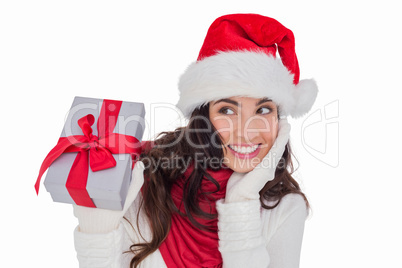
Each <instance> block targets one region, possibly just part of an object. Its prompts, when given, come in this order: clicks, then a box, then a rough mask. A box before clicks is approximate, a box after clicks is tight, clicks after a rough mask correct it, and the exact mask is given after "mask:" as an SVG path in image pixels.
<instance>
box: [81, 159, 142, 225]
mask: <svg viewBox="0 0 402 268" xmlns="http://www.w3.org/2000/svg"><path fill="white" fill-rule="evenodd" d="M143 183H144V163H142V162H141V161H137V163H135V166H134V169H133V171H132V179H131V183H130V187H129V189H128V192H127V197H126V201H125V203H124V208H123V210H122V211H114V210H108V209H101V208H89V207H83V206H77V205H73V207H74V216H75V217H77V218H78V222H79V229H80V231H81V232H84V233H108V232H110V231H113V230H115V229H117V228H118V226H119V223H120V220H121V219H122V218H123V216H124V215H125V214H126V212H127V210H128V208H129V207H130V206H131V204H132V203H133V202H134V200H135V198H136V197H137V195H138V192H139V191H140V189H141V186H142V184H143Z"/></svg>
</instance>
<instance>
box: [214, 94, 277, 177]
mask: <svg viewBox="0 0 402 268" xmlns="http://www.w3.org/2000/svg"><path fill="white" fill-rule="evenodd" d="M209 116H210V120H211V122H212V124H213V126H214V127H215V128H216V130H217V131H218V133H219V134H220V136H221V138H222V142H223V152H224V160H223V163H224V164H225V165H226V166H227V167H229V168H231V169H232V170H234V171H236V172H241V173H244V172H249V171H251V170H253V169H254V168H255V167H256V166H257V165H258V164H259V163H260V162H261V161H262V159H263V158H264V156H265V155H266V154H267V153H268V152H269V150H270V149H271V147H272V145H273V143H274V141H275V139H276V137H277V135H278V111H277V106H276V104H275V103H274V102H272V101H271V100H269V99H266V98H264V99H256V98H250V97H231V98H226V99H221V100H218V101H212V102H210V103H209Z"/></svg>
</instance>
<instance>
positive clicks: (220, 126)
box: [212, 119, 233, 144]
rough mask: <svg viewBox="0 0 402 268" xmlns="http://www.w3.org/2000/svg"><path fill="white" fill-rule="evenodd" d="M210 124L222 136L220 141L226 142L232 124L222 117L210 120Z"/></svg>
mask: <svg viewBox="0 0 402 268" xmlns="http://www.w3.org/2000/svg"><path fill="white" fill-rule="evenodd" d="M212 124H213V126H214V127H215V129H216V130H217V131H218V133H219V134H220V135H221V137H222V142H223V143H224V144H226V143H227V142H228V141H229V139H230V135H231V131H230V130H231V129H232V128H233V124H231V123H230V122H229V121H228V120H224V119H216V120H212Z"/></svg>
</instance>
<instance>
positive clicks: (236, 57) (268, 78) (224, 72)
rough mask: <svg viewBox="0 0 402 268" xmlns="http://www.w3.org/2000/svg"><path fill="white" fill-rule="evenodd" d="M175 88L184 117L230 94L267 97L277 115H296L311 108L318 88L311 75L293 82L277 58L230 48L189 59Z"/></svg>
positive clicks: (228, 96) (230, 95)
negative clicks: (296, 82) (308, 78)
mask: <svg viewBox="0 0 402 268" xmlns="http://www.w3.org/2000/svg"><path fill="white" fill-rule="evenodd" d="M179 91H180V99H179V102H178V103H177V107H178V108H179V109H180V110H181V111H182V112H183V114H184V115H185V116H186V117H187V118H189V117H190V115H191V113H192V112H193V111H194V109H195V108H198V107H200V106H201V105H203V104H206V103H208V102H210V101H215V100H219V99H222V98H230V97H234V96H245V97H253V98H264V97H267V98H269V99H271V100H272V101H273V102H275V103H276V104H277V105H278V107H279V112H280V115H281V116H287V115H291V116H292V117H300V116H302V115H304V114H305V113H307V112H308V111H309V110H310V109H311V106H312V105H313V103H314V101H315V98H316V95H317V92H318V89H317V85H316V83H315V81H314V80H312V79H310V80H302V81H300V83H299V84H297V85H295V84H293V74H292V73H290V72H289V70H288V69H287V68H286V67H285V66H284V65H283V63H282V61H281V60H280V59H278V58H275V57H273V56H269V55H267V54H266V53H263V52H255V51H230V52H219V53H217V54H216V55H213V56H210V57H207V58H204V59H203V60H201V61H197V62H194V63H192V64H191V65H190V66H189V67H188V68H187V70H186V71H185V72H184V74H183V75H182V76H181V77H180V80H179Z"/></svg>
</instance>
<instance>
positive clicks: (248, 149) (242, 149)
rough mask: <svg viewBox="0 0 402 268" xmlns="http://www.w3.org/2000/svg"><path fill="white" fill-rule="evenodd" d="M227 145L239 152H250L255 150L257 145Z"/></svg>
mask: <svg viewBox="0 0 402 268" xmlns="http://www.w3.org/2000/svg"><path fill="white" fill-rule="evenodd" d="M229 147H230V148H231V149H232V150H233V151H236V152H238V153H241V154H250V153H252V152H254V151H255V150H257V148H258V145H253V146H234V145H229Z"/></svg>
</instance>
